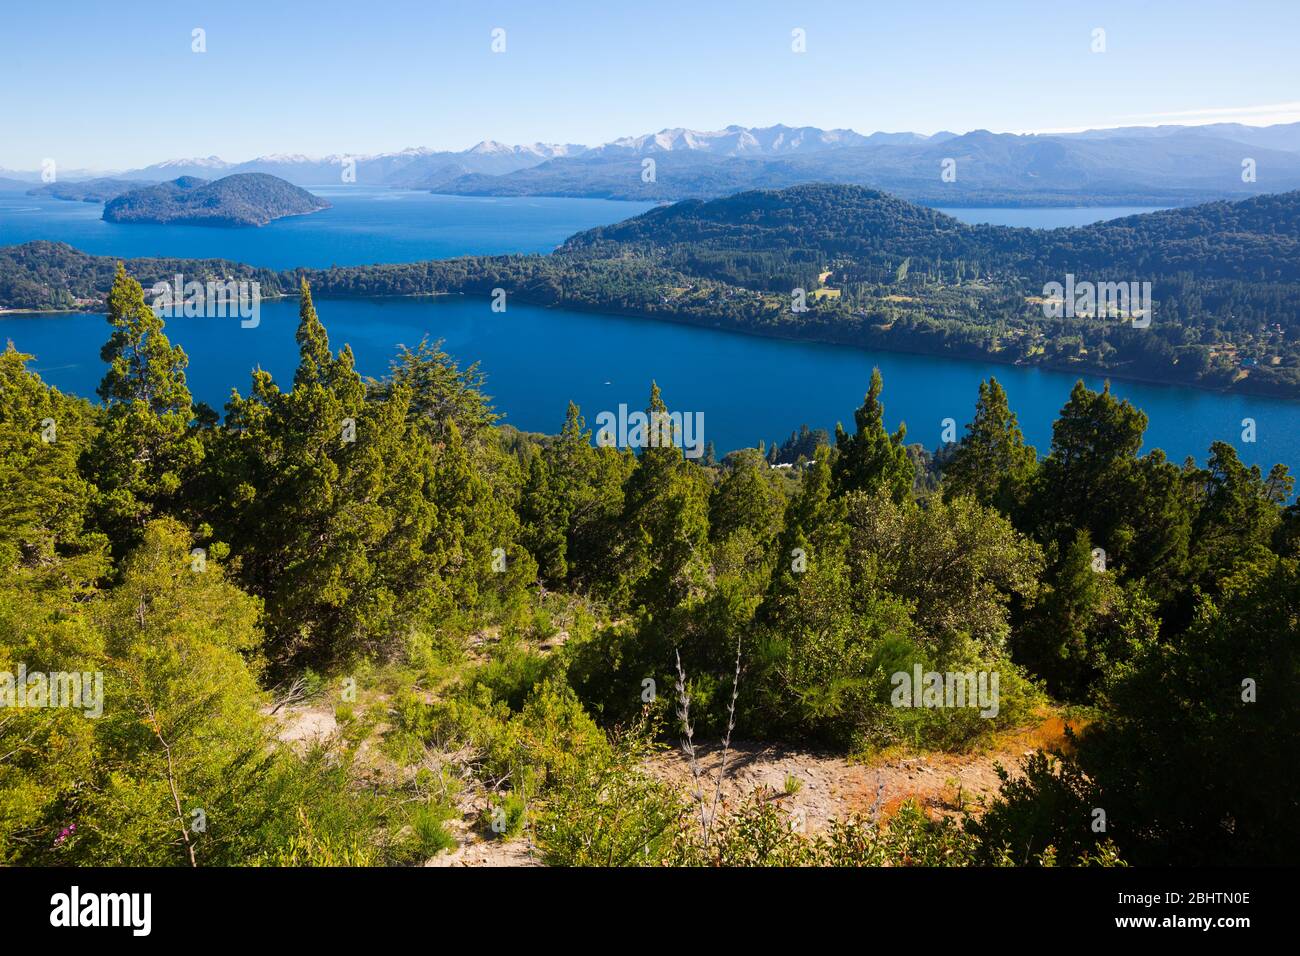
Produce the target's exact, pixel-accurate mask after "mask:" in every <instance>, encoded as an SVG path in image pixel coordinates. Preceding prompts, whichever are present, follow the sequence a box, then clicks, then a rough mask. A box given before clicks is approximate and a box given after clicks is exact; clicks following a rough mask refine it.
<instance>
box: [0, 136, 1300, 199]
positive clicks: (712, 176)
mask: <svg viewBox="0 0 1300 956" xmlns="http://www.w3.org/2000/svg"><path fill="white" fill-rule="evenodd" d="M647 159H652V160H653V161H654V162H653V168H652V169H651V171H650V172H647V170H648V169H650V165H649V164H647V163H646V162H645V160H647ZM949 160H951V161H952V162H951V163H949V162H947V161H949ZM1247 160H1251V161H1253V166H1252V169H1253V172H1254V176H1253V179H1252V178H1251V177H1249V176H1245V175H1243V163H1245V162H1246V161H1247ZM944 169H950V170H951V174H950V175H949V177H948V178H943V177H942V175H941V173H942V172H943V170H944ZM241 173H264V174H269V175H273V176H277V177H279V178H281V179H284V180H286V181H287V182H290V183H293V184H295V185H299V186H321V185H330V184H341V183H348V182H356V183H358V184H362V185H369V186H389V187H396V188H405V189H428V190H432V191H435V192H443V193H452V194H460V195H481V196H525V195H535V196H573V197H594V198H605V199H637V200H662V201H675V200H679V199H687V198H710V197H715V196H720V195H725V194H728V193H732V192H737V191H740V190H744V189H755V188H783V187H786V186H791V185H796V184H799V183H806V182H831V183H846V184H857V185H865V186H871V187H873V188H877V189H883V190H886V191H888V192H891V193H894V194H897V195H899V196H902V197H904V198H906V199H909V200H912V201H914V202H921V203H926V204H930V205H962V204H970V205H1056V204H1069V205H1085V204H1086V205H1107V204H1150V205H1183V204H1188V203H1194V202H1202V201H1206V200H1211V199H1222V198H1242V197H1245V196H1250V195H1258V194H1261V193H1269V192H1282V191H1286V190H1291V189H1296V188H1300V123H1291V124H1282V125H1276V126H1268V127H1252V126H1244V125H1242V124H1238V123H1216V124H1210V125H1204V126H1156V127H1123V128H1117V129H1095V130H1087V131H1084V132H1077V133H1057V134H1050V135H1047V134H1013V133H991V132H989V131H987V130H974V131H972V132H968V133H964V134H961V135H958V134H955V133H951V132H947V131H945V132H940V133H935V134H933V135H925V134H920V133H912V132H900V133H879V132H878V133H872V134H869V135H865V134H862V133H858V132H855V131H853V130H849V129H830V130H827V129H821V128H818V127H812V126H802V127H790V126H782V125H778V126H769V127H761V128H751V127H743V126H728V127H726V128H725V129H721V130H714V131H698V130H691V129H684V128H673V129H664V130H660V131H659V132H657V133H647V134H644V135H640V136H628V137H622V138H619V139H615V140H611V141H610V142H608V143H604V144H602V145H599V146H595V147H586V146H581V145H576V144H549V143H534V144H531V145H525V146H509V145H505V144H502V143H498V142H495V141H491V140H487V141H484V142H481V143H479V144H477V145H476V146H473V147H471V148H470V149H466V150H461V151H447V150H433V149H426V148H412V149H405V150H401V151H400V152H396V153H380V154H375V155H369V156H359V155H349V154H336V155H331V156H325V157H310V156H303V155H297V154H276V155H270V156H262V157H258V158H256V159H252V160H248V161H246V162H240V163H231V162H227V161H226V160H223V159H221V158H219V157H216V156H209V157H206V158H197V159H172V160H167V161H164V162H160V163H157V164H154V165H152V166H148V167H145V168H143V169H135V170H129V171H126V172H122V173H118V174H116V176H115V177H114V178H115V179H116V180H117V181H141V182H159V181H162V180H171V179H175V178H177V177H179V176H201V177H204V178H214V177H217V176H226V175H234V174H241ZM12 175H14V176H15V178H32V177H33V176H34V174H25V175H24V174H12ZM73 178H76V177H74V176H73V175H72V174H71V173H69V174H65V175H64V176H62V177H61V180H62V181H64V182H67V181H69V180H71V179H73ZM92 201H93V200H92Z"/></svg>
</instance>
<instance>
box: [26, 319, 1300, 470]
mask: <svg viewBox="0 0 1300 956" xmlns="http://www.w3.org/2000/svg"><path fill="white" fill-rule="evenodd" d="M297 309H298V306H297V301H296V300H281V301H276V302H268V303H263V305H262V310H261V323H260V325H259V326H258V327H257V328H254V329H243V328H240V327H239V322H238V320H237V319H183V318H177V319H171V320H169V321H168V323H167V331H168V334H169V335H170V336H171V337H172V340H173V341H175V342H179V343H180V344H181V345H182V346H184V348H185V351H186V353H187V354H188V355H189V357H190V368H189V381H190V386H191V389H192V391H193V392H194V395H195V397H196V398H197V399H199V400H202V401H206V402H208V403H209V404H211V405H213V406H214V407H216V408H222V407H223V406H224V404H225V402H226V400H227V399H228V397H229V395H230V389H231V388H232V387H235V388H238V389H239V390H240V391H241V392H243V393H247V391H248V384H249V372H250V371H251V369H253V368H254V367H255V366H259V365H260V366H261V367H262V368H265V369H267V370H268V371H270V372H271V373H272V374H273V375H274V376H275V378H276V380H277V381H278V382H279V383H280V384H281V385H282V387H287V386H288V385H289V384H290V383H291V382H292V378H293V371H294V369H295V367H296V365H297V346H296V345H295V343H294V331H295V329H296V327H297V320H298V311H297ZM317 311H318V312H319V313H320V316H321V319H322V320H323V321H324V323H325V325H326V328H327V329H328V330H329V333H330V341H331V344H332V345H333V347H334V348H335V349H336V350H337V349H338V348H339V347H340V346H342V345H343V344H344V343H349V344H350V345H351V346H352V349H353V351H354V352H355V353H356V356H357V361H358V366H359V367H360V369H361V371H362V372H363V373H366V374H369V375H380V374H382V373H383V372H384V371H385V369H386V368H387V366H388V362H389V360H390V359H391V358H392V356H393V354H394V352H395V350H396V344H397V343H399V342H400V343H405V344H407V345H412V346H413V345H415V344H416V343H417V342H418V341H419V340H420V338H421V337H422V336H426V335H427V336H429V337H430V338H432V339H438V338H441V339H444V340H445V348H446V349H447V351H448V352H450V353H451V354H452V355H454V356H455V357H456V358H457V359H458V360H459V361H460V362H461V363H463V364H468V363H470V362H476V361H477V362H481V363H482V368H483V370H484V372H485V373H486V374H487V377H488V380H487V391H488V393H489V394H490V395H491V396H493V400H494V403H495V405H496V407H497V409H498V410H499V411H502V412H504V413H505V415H506V419H505V420H506V421H507V422H509V423H510V424H513V425H515V426H517V427H519V428H522V429H525V430H528V431H542V432H549V433H554V432H558V431H559V429H560V427H561V425H562V424H563V422H564V412H565V408H566V406H567V403H568V402H569V401H570V400H573V401H575V402H577V403H578V404H579V405H580V406H581V407H582V410H583V414H584V416H585V417H586V419H587V423H588V427H591V426H592V425H594V423H595V420H596V415H597V413H599V412H601V411H611V412H615V413H616V412H617V410H618V406H619V404H620V403H626V404H627V405H628V406H629V408H630V409H638V408H644V407H645V405H646V402H647V398H648V394H649V390H650V381H651V379H655V380H657V381H658V383H659V385H660V387H661V388H662V389H663V392H664V398H665V400H666V401H667V402H668V405H669V408H670V409H675V410H680V411H684V412H696V411H698V412H702V413H703V414H704V440H705V441H713V442H714V443H715V445H716V447H717V450H718V453H719V454H720V455H721V454H723V453H725V452H726V451H728V450H730V449H733V448H739V447H746V446H753V445H756V444H757V443H758V442H759V441H764V442H767V443H769V444H770V443H771V442H772V441H774V440H777V441H781V440H784V439H785V438H786V437H787V436H788V435H789V434H790V432H791V431H792V430H793V429H796V428H798V427H799V426H800V425H801V424H804V423H807V424H808V425H810V426H812V427H814V428H816V427H821V428H826V429H827V430H833V429H834V427H835V423H836V422H837V421H842V422H845V423H848V424H851V423H852V421H853V411H854V409H856V408H857V407H858V406H859V405H860V404H861V403H862V397H863V394H864V393H865V391H866V389H867V384H868V381H869V378H870V375H871V369H872V367H873V366H879V367H880V370H881V373H882V374H883V376H884V380H885V390H884V394H883V401H884V403H885V417H886V421H887V423H888V425H889V427H890V428H891V430H892V429H893V428H894V427H895V426H896V425H897V423H898V422H899V421H900V420H902V421H906V422H907V425H908V440H909V441H919V442H921V443H923V444H924V445H926V446H927V447H929V448H934V447H936V446H937V445H938V444H939V443H940V441H941V438H940V434H941V428H942V425H941V423H942V420H943V419H944V418H948V417H952V418H954V419H956V421H957V423H958V426H959V428H958V432H959V434H962V433H964V432H963V429H964V426H965V424H966V422H968V421H969V420H970V418H971V416H972V414H973V412H974V407H975V400H976V398H977V395H978V392H977V389H978V385H979V382H980V380H981V379H983V378H986V377H987V376H989V375H990V374H992V375H994V376H996V377H997V379H998V380H999V381H1000V382H1002V383H1003V385H1004V386H1005V387H1006V390H1007V394H1008V396H1009V398H1010V402H1011V407H1012V409H1013V410H1014V411H1015V412H1016V413H1017V415H1018V416H1019V419H1020V423H1021V426H1022V428H1023V429H1024V431H1025V434H1026V436H1027V438H1028V440H1029V441H1030V442H1032V443H1033V444H1034V445H1036V446H1037V447H1038V449H1039V451H1040V453H1046V451H1047V449H1048V446H1049V445H1050V442H1051V426H1052V422H1053V421H1054V420H1055V419H1056V417H1057V414H1058V412H1059V410H1060V408H1061V406H1062V405H1064V404H1065V402H1066V400H1067V399H1068V397H1069V393H1070V389H1071V387H1072V386H1073V384H1074V381H1075V376H1073V375H1070V374H1066V373H1061V372H1051V371H1045V370H1041V369H1026V368H1016V367H1014V366H999V365H992V364H985V363H980V362H969V361H961V360H957V359H944V358H934V357H927V356H916V355H901V354H891V353H886V352H874V353H868V352H864V351H860V350H855V349H848V348H843V347H836V346H828V345H817V344H812V343H802V342H788V341H781V340H777V339H764V338H759V337H756V336H746V335H740V334H736V333H729V332H722V331H717V330H712V329H701V328H693V327H688V326H680V325H672V324H670V323H664V322H656V321H652V320H649V319H634V318H625V317H616V316H604V315H595V314H591V313H582V312H574V311H569V310H565V309H542V308H539V307H536V306H528V305H522V304H510V305H509V306H508V309H507V311H506V312H504V313H494V312H492V310H491V308H490V303H489V300H487V299H478V298H464V297H459V296H444V297H436V298H419V299H414V298H404V299H334V300H330V299H318V300H317ZM108 332H109V328H108V323H107V322H106V321H105V319H104V317H103V316H101V315H86V314H70V315H58V316H51V315H40V316H38V315H23V316H16V315H10V316H3V317H0V341H3V340H4V339H11V340H13V342H14V343H15V344H16V345H17V347H18V348H19V349H20V350H22V351H24V352H29V353H33V354H35V355H36V356H37V360H36V361H35V362H34V363H33V367H34V368H35V369H36V370H37V371H39V372H40V374H41V376H42V377H43V378H44V379H45V380H46V381H48V382H51V383H52V384H54V385H56V386H57V387H59V388H60V389H63V390H65V391H71V392H75V393H77V394H81V395H86V396H88V397H91V398H93V397H94V391H95V387H96V386H97V385H98V383H99V380H100V379H101V377H102V376H103V374H104V365H103V363H102V362H100V360H99V349H100V346H101V345H102V344H103V342H104V341H105V340H106V339H107V337H108ZM1085 380H1086V381H1087V382H1088V384H1089V386H1090V387H1093V388H1099V387H1100V385H1101V380H1100V379H1099V378H1097V377H1095V376H1085ZM1112 388H1113V391H1114V392H1115V393H1116V394H1118V395H1120V396H1122V397H1124V398H1128V399H1129V400H1131V401H1132V402H1133V403H1134V404H1136V405H1137V406H1138V407H1139V408H1141V409H1143V410H1144V411H1145V412H1146V413H1147V414H1148V416H1149V417H1150V420H1151V423H1150V427H1149V429H1148V431H1147V448H1153V447H1158V448H1162V449H1164V450H1165V452H1166V453H1167V454H1168V455H1169V456H1170V457H1171V458H1172V459H1174V460H1175V461H1179V462H1181V461H1182V459H1183V458H1184V457H1185V456H1187V455H1192V456H1194V457H1195V458H1196V459H1197V460H1198V461H1201V462H1204V460H1205V457H1206V453H1207V450H1208V448H1209V446H1210V443H1211V442H1212V441H1215V440H1219V439H1221V440H1225V441H1228V442H1230V443H1232V444H1233V445H1235V446H1236V448H1237V450H1238V453H1239V454H1240V455H1241V457H1242V458H1243V459H1244V460H1245V461H1247V462H1249V463H1254V464H1259V465H1261V466H1262V467H1264V468H1267V467H1269V466H1271V465H1272V464H1273V463H1274V462H1279V461H1280V462H1283V463H1285V464H1287V465H1289V466H1291V467H1292V468H1293V469H1294V468H1296V467H1297V466H1300V403H1298V402H1289V401H1282V400H1277V399H1266V398H1253V397H1248V396H1240V395H1221V394H1217V393H1213V392H1206V391H1199V390H1195V389H1187V388H1179V387H1173V386H1158V385H1144V384H1136V383H1128V382H1114V383H1113V385H1112ZM1243 418H1254V419H1255V420H1256V423H1257V441H1256V442H1255V443H1242V442H1241V432H1242V426H1241V420H1242V419H1243Z"/></svg>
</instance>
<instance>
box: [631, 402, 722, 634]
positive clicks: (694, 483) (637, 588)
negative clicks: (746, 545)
mask: <svg viewBox="0 0 1300 956" xmlns="http://www.w3.org/2000/svg"><path fill="white" fill-rule="evenodd" d="M646 414H647V416H648V417H649V419H650V422H651V423H652V427H655V426H654V424H653V423H656V422H664V421H667V415H668V407H667V406H666V405H665V404H664V401H663V399H662V398H661V397H660V394H659V386H658V385H656V384H654V383H651V386H650V405H649V407H648V408H647V410H646ZM623 500H624V504H623V518H622V529H623V535H622V537H623V542H624V550H623V555H622V557H623V565H624V568H625V572H624V577H623V580H624V582H625V583H626V586H627V588H628V593H629V595H630V598H631V601H632V604H633V606H637V605H642V606H644V607H646V608H648V609H651V610H654V611H667V610H668V609H671V608H673V607H676V606H677V605H678V604H680V603H681V602H682V601H683V600H685V599H686V598H687V597H688V596H689V595H690V594H691V593H692V592H693V591H695V590H697V589H698V588H699V587H700V585H701V583H702V581H703V574H704V566H705V558H706V552H707V547H708V527H709V519H708V489H707V485H706V481H705V478H704V476H703V473H702V472H701V471H700V469H698V468H693V467H690V466H688V465H687V463H686V459H685V457H684V456H683V455H682V450H681V448H679V447H677V446H676V445H675V444H672V443H668V442H664V441H649V442H647V444H646V447H644V448H643V449H642V450H641V453H640V455H639V456H638V457H637V465H636V470H635V471H633V472H632V474H631V476H630V477H629V478H628V479H627V482H626V484H625V485H624V499H623Z"/></svg>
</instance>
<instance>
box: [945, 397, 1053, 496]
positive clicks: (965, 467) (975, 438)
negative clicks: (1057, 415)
mask: <svg viewBox="0 0 1300 956" xmlns="http://www.w3.org/2000/svg"><path fill="white" fill-rule="evenodd" d="M966 432H967V433H966V435H964V436H963V437H962V439H961V441H960V442H959V443H958V445H957V448H956V449H955V451H954V452H953V454H952V457H951V458H949V459H948V461H947V463H946V464H945V465H944V467H943V490H944V496H945V497H948V498H952V497H956V496H957V495H970V496H971V497H973V498H974V499H975V500H976V501H978V502H979V503H980V504H982V505H987V506H989V507H992V508H997V509H998V510H999V511H1001V512H1002V513H1003V514H1012V513H1013V510H1015V509H1017V508H1018V506H1019V504H1020V503H1021V501H1022V499H1023V496H1024V494H1025V493H1026V492H1027V490H1028V488H1029V486H1030V483H1031V482H1032V480H1033V475H1034V471H1035V470H1036V468H1037V467H1038V457H1037V455H1036V454H1035V452H1034V449H1033V446H1031V445H1026V444H1025V436H1024V435H1023V434H1022V433H1021V431H1020V425H1019V424H1018V423H1017V422H1016V415H1015V413H1014V412H1013V411H1011V409H1010V407H1008V405H1007V393H1006V392H1005V391H1004V390H1003V388H1002V386H1001V385H1000V384H999V383H998V380H997V379H995V378H990V379H989V380H988V381H987V382H981V383H980V397H979V401H978V403H977V404H976V406H975V419H974V421H972V422H971V423H970V424H969V425H967V426H966Z"/></svg>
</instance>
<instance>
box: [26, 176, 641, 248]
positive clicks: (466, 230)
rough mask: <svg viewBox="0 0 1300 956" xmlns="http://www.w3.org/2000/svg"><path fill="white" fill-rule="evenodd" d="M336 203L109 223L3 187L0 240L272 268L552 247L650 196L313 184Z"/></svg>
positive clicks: (97, 211)
mask: <svg viewBox="0 0 1300 956" xmlns="http://www.w3.org/2000/svg"><path fill="white" fill-rule="evenodd" d="M310 191H311V192H314V193H316V194H317V195H319V196H323V197H324V198H325V199H328V200H329V201H330V203H332V204H333V208H331V209H326V210H323V211H321V212H317V213H312V214H311V215H309V216H293V217H290V218H288V219H280V220H277V221H276V222H273V223H270V224H268V225H265V226H262V227H260V228H248V229H229V228H219V227H210V226H157V225H150V224H143V223H113V222H104V221H103V219H101V218H100V217H101V216H102V215H103V212H104V207H103V205H102V204H100V203H83V202H68V201H66V200H61V199H50V198H45V197H37V196H27V195H24V194H22V193H21V192H17V193H15V192H9V193H0V246H9V245H14V244H16V243H20V242H30V241H32V240H35V239H49V240H51V241H55V242H66V243H68V244H69V245H71V246H75V247H76V248H77V249H80V250H81V251H82V252H89V253H93V254H94V255H101V256H122V257H123V258H131V257H134V256H173V257H179V258H187V259H190V258H192V259H206V258H219V259H231V260H234V261H235V262H246V263H249V264H250V265H255V266H265V267H266V268H269V269H292V268H295V267H297V266H305V267H307V268H311V269H327V268H329V267H330V266H334V265H337V266H355V265H367V264H370V263H376V262H415V261H418V260H421V259H445V258H449V257H451V256H466V255H495V254H500V253H507V252H550V251H551V250H552V249H554V248H555V247H556V246H558V245H559V244H560V243H562V242H563V241H564V240H565V239H567V238H569V236H571V235H573V234H574V233H575V232H581V231H582V230H584V229H590V228H592V227H593V226H603V225H607V224H609V223H611V222H617V221H618V220H620V219H627V218H628V217H630V216H635V215H637V214H639V213H641V212H644V211H645V210H647V209H649V208H651V206H652V204H651V203H643V202H614V201H611V200H605V199H545V198H532V197H511V198H501V199H496V198H491V197H487V198H484V197H479V196H435V195H433V194H432V193H428V192H418V191H410V190H394V189H380V188H375V187H368V186H343V185H337V186H313V187H312V188H311V190H310Z"/></svg>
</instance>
